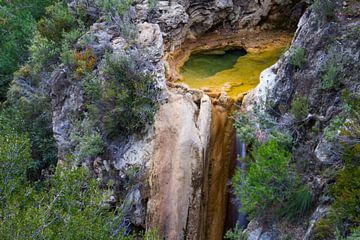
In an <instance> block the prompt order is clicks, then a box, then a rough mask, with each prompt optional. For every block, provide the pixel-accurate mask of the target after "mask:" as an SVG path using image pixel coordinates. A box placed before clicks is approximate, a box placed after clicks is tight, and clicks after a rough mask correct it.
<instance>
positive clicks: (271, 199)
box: [233, 139, 292, 217]
mask: <svg viewBox="0 0 360 240" xmlns="http://www.w3.org/2000/svg"><path fill="white" fill-rule="evenodd" d="M253 156H254V159H255V162H253V163H251V164H250V166H249V169H248V171H247V173H246V176H245V177H242V176H241V175H242V174H241V171H240V170H237V171H236V174H235V176H234V178H233V181H234V183H235V192H236V196H237V197H238V198H239V199H240V201H241V203H242V204H243V210H244V211H245V212H246V213H248V214H249V215H250V216H251V217H254V216H257V215H259V214H260V213H262V212H263V211H264V210H265V209H266V208H268V207H270V206H272V205H274V204H279V203H281V202H283V201H284V200H285V198H286V195H287V191H291V190H292V189H291V187H292V179H291V176H290V174H289V171H288V170H289V162H290V159H291V154H290V152H288V151H287V150H286V149H285V148H284V146H282V145H281V144H279V143H278V142H277V141H276V140H274V139H270V140H269V141H268V142H266V143H264V144H262V145H260V147H258V148H257V149H255V150H254V151H253Z"/></svg>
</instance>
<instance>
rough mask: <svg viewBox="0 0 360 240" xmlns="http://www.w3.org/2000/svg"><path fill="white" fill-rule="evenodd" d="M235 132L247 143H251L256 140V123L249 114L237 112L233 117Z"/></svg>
mask: <svg viewBox="0 0 360 240" xmlns="http://www.w3.org/2000/svg"><path fill="white" fill-rule="evenodd" d="M235 128H236V133H237V134H238V135H239V137H240V139H241V140H242V141H244V142H246V143H247V144H251V143H253V142H255V140H256V134H255V132H256V124H255V122H254V121H253V120H251V119H250V118H249V116H247V115H244V114H238V117H237V118H236V119H235Z"/></svg>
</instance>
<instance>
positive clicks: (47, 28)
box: [37, 2, 77, 44]
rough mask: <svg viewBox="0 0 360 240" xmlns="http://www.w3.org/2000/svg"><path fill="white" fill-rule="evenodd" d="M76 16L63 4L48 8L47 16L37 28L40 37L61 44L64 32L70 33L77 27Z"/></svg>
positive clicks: (59, 3) (58, 3)
mask: <svg viewBox="0 0 360 240" xmlns="http://www.w3.org/2000/svg"><path fill="white" fill-rule="evenodd" d="M76 23H77V22H76V19H75V16H74V15H73V14H72V13H71V12H70V10H69V8H68V6H67V5H66V4H65V3H63V2H57V3H55V4H54V5H51V6H49V7H47V8H46V16H45V17H43V18H42V19H41V20H40V21H39V23H38V26H37V29H38V31H39V33H40V35H41V36H42V37H44V38H47V39H48V40H50V41H53V42H54V43H57V44H59V43H60V42H61V40H62V35H63V32H69V31H70V30H71V29H73V28H74V27H75V26H76Z"/></svg>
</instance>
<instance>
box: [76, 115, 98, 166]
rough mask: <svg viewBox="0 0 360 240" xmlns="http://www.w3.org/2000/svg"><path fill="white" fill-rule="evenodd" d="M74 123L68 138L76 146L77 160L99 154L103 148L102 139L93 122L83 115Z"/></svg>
mask: <svg viewBox="0 0 360 240" xmlns="http://www.w3.org/2000/svg"><path fill="white" fill-rule="evenodd" d="M74 125H75V129H74V131H72V132H71V134H70V139H71V141H72V142H73V143H74V144H75V146H76V147H75V151H76V153H77V158H78V159H77V160H78V161H83V160H85V159H86V158H88V157H96V156H98V155H100V154H101V153H102V152H103V150H104V141H103V139H102V137H101V135H100V133H99V131H98V130H97V129H96V128H95V126H94V123H93V122H92V121H91V120H90V119H89V118H87V117H85V118H84V119H83V120H82V121H81V122H76V123H75V124H74Z"/></svg>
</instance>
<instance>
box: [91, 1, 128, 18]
mask: <svg viewBox="0 0 360 240" xmlns="http://www.w3.org/2000/svg"><path fill="white" fill-rule="evenodd" d="M95 2H96V5H97V6H98V7H99V8H100V9H101V10H102V11H103V12H105V13H111V14H115V13H119V14H120V15H124V14H125V12H126V11H127V10H128V9H129V8H130V6H131V4H132V2H133V0H96V1H95Z"/></svg>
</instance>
